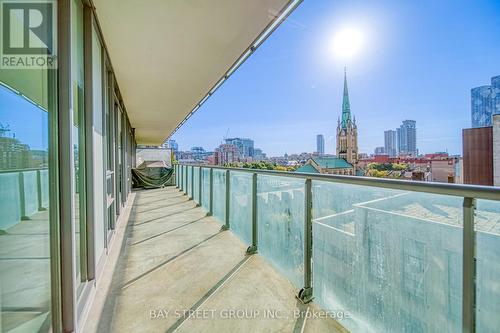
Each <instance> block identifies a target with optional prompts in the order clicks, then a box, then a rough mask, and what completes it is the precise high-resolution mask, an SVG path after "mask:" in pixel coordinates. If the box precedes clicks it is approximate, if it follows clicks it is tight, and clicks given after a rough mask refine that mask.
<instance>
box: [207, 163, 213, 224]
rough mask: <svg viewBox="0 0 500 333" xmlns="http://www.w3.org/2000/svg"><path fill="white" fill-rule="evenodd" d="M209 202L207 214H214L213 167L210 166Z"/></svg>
mask: <svg viewBox="0 0 500 333" xmlns="http://www.w3.org/2000/svg"><path fill="white" fill-rule="evenodd" d="M208 193H209V197H210V202H209V203H208V215H214V169H213V168H210V187H209V192H208Z"/></svg>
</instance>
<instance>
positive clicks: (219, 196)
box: [213, 169, 226, 223]
mask: <svg viewBox="0 0 500 333" xmlns="http://www.w3.org/2000/svg"><path fill="white" fill-rule="evenodd" d="M213 187H214V189H213V191H214V194H213V199H214V204H213V210H214V213H213V215H214V216H215V217H216V218H217V221H219V222H220V223H224V215H225V213H226V171H225V170H216V169H214V170H213Z"/></svg>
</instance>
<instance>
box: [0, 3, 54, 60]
mask: <svg viewBox="0 0 500 333" xmlns="http://www.w3.org/2000/svg"><path fill="white" fill-rule="evenodd" d="M56 17H57V13H56V3H55V0H0V20H1V24H0V29H1V31H0V37H1V45H0V68H3V69H54V68H57V43H56Z"/></svg>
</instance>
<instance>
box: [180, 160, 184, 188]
mask: <svg viewBox="0 0 500 333" xmlns="http://www.w3.org/2000/svg"><path fill="white" fill-rule="evenodd" d="M179 177H180V179H179V182H180V183H181V188H180V190H181V192H182V189H183V188H184V165H181V166H180V174H179Z"/></svg>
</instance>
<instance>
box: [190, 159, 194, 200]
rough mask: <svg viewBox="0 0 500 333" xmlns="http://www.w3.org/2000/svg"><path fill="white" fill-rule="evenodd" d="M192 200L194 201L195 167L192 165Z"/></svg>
mask: <svg viewBox="0 0 500 333" xmlns="http://www.w3.org/2000/svg"><path fill="white" fill-rule="evenodd" d="M191 199H193V200H194V165H191Z"/></svg>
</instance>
